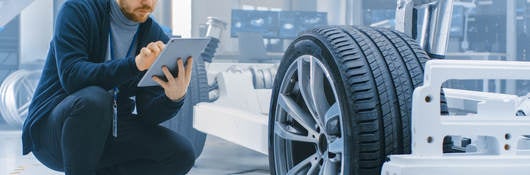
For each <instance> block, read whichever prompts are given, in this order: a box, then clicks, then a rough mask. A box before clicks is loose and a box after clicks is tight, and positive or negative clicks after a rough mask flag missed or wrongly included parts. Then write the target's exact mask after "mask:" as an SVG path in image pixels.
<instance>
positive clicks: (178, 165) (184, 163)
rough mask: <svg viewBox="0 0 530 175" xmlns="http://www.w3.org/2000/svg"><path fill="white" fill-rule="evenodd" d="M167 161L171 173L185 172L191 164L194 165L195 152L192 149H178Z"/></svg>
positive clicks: (189, 168)
mask: <svg viewBox="0 0 530 175" xmlns="http://www.w3.org/2000/svg"><path fill="white" fill-rule="evenodd" d="M171 160H172V161H171V163H169V165H171V166H170V168H171V169H172V170H173V172H172V173H171V174H187V173H188V172H189V171H190V170H191V168H192V167H193V165H195V154H194V152H193V149H191V146H190V149H189V150H186V151H184V150H180V151H179V152H178V153H176V154H173V155H172V158H171Z"/></svg>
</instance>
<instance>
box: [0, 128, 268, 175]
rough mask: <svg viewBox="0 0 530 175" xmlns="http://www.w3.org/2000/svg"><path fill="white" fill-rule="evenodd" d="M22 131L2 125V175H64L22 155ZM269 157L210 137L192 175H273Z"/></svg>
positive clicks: (0, 156) (0, 138)
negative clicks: (270, 171) (270, 173)
mask: <svg viewBox="0 0 530 175" xmlns="http://www.w3.org/2000/svg"><path fill="white" fill-rule="evenodd" d="M20 134H21V133H20V131H18V130H16V129H13V128H11V127H9V126H6V125H5V124H2V123H0V175H62V174H64V173H60V172H55V171H53V170H49V169H48V168H46V167H44V166H43V165H42V164H41V163H39V162H38V161H37V160H36V159H35V157H34V156H33V155H31V154H30V155H27V156H21V154H20V153H21V142H20ZM268 169H269V167H268V158H267V156H266V155H263V154H260V153H257V152H254V151H252V150H249V149H246V148H243V147H240V146H238V145H234V144H231V143H229V142H226V141H224V140H222V139H220V138H217V137H214V136H208V137H207V139H206V146H205V148H204V151H203V153H202V154H201V156H200V157H199V159H198V160H197V162H196V164H195V166H194V167H193V169H192V170H191V171H190V172H189V173H188V174H189V175H222V174H244V175H250V174H252V175H264V174H269V171H268Z"/></svg>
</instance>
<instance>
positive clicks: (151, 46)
mask: <svg viewBox="0 0 530 175" xmlns="http://www.w3.org/2000/svg"><path fill="white" fill-rule="evenodd" d="M149 49H150V50H151V51H152V52H153V54H154V55H158V54H159V53H160V48H159V47H158V46H157V45H156V44H153V45H150V46H149Z"/></svg>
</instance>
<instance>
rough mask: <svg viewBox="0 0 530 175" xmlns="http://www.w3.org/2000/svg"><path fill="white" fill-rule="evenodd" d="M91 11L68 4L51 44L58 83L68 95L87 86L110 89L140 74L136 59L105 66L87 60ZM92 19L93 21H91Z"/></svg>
mask: <svg viewBox="0 0 530 175" xmlns="http://www.w3.org/2000/svg"><path fill="white" fill-rule="evenodd" d="M90 13H91V12H90V11H89V10H87V7H83V6H82V5H80V4H79V3H77V2H75V1H68V2H66V3H65V4H64V6H63V8H62V10H61V11H60V12H59V14H58V15H57V16H58V18H57V21H56V27H55V31H54V33H55V34H54V36H53V37H54V38H53V41H54V42H55V50H54V52H55V55H56V59H57V60H56V62H57V69H58V72H59V80H60V83H61V85H62V87H63V88H64V89H65V90H66V92H67V93H73V92H75V91H77V90H79V89H82V88H84V87H87V86H100V87H102V88H104V89H111V88H112V87H116V86H119V85H120V84H121V82H125V81H127V80H129V79H130V78H132V77H135V75H137V74H138V73H139V70H138V69H137V68H136V63H135V57H134V56H132V57H128V58H125V59H115V60H112V61H108V62H104V63H94V62H91V61H90V60H89V50H90V49H89V48H90V47H91V46H90V45H89V43H90V42H91V41H90V40H89V36H91V35H89V33H91V32H95V31H89V30H90V28H91V26H90V25H91V23H90V22H89V20H90ZM92 18H93V17H92Z"/></svg>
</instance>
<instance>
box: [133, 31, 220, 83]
mask: <svg viewBox="0 0 530 175" xmlns="http://www.w3.org/2000/svg"><path fill="white" fill-rule="evenodd" d="M209 41H210V39H209V38H172V39H171V40H169V41H168V43H167V44H166V48H165V49H164V50H163V51H162V53H160V55H158V58H156V60H155V62H154V63H153V64H152V65H151V67H149V69H148V70H147V72H146V73H145V75H144V76H143V77H142V79H141V80H140V82H138V87H145V86H159V84H158V83H157V82H155V81H153V79H152V78H151V77H153V75H156V76H159V77H165V76H164V72H162V66H164V65H165V66H167V67H168V68H169V70H170V71H171V72H172V73H175V72H178V71H177V59H178V58H181V59H182V61H184V66H186V59H187V58H188V57H190V56H191V57H193V58H199V56H201V53H202V52H203V51H204V49H205V48H206V45H208V42H209Z"/></svg>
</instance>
